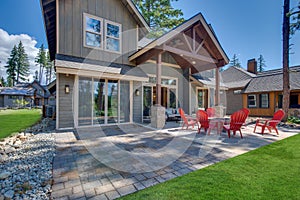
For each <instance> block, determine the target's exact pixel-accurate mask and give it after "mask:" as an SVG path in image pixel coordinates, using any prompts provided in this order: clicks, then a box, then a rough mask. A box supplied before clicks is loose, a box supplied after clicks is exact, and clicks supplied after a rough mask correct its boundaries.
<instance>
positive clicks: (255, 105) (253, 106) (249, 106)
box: [247, 94, 257, 108]
mask: <svg viewBox="0 0 300 200" xmlns="http://www.w3.org/2000/svg"><path fill="white" fill-rule="evenodd" d="M250 96H252V97H254V98H253V101H254V105H249V97H250ZM247 103H248V108H256V107H257V103H256V95H255V94H249V95H248V96H247Z"/></svg>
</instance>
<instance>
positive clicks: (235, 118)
mask: <svg viewBox="0 0 300 200" xmlns="http://www.w3.org/2000/svg"><path fill="white" fill-rule="evenodd" d="M246 118H247V115H246V113H245V112H244V111H242V110H239V111H236V112H235V113H233V114H232V115H231V116H230V129H231V130H239V129H240V128H241V126H242V125H243V124H244V122H245V120H246Z"/></svg>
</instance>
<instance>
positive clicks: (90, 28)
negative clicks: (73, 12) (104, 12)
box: [83, 13, 122, 53]
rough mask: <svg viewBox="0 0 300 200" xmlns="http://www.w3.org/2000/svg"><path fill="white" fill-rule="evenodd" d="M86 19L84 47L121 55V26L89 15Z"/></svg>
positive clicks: (84, 16) (84, 15) (85, 16)
mask: <svg viewBox="0 0 300 200" xmlns="http://www.w3.org/2000/svg"><path fill="white" fill-rule="evenodd" d="M83 18H84V22H83V23H84V46H86V47H95V48H99V49H103V50H106V51H110V52H116V53H121V49H122V46H121V44H122V38H121V37H122V26H121V24H118V23H115V22H112V21H109V20H106V19H102V18H100V17H96V16H93V15H90V14H87V13H84V14H83Z"/></svg>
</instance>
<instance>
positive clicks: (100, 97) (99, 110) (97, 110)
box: [94, 80, 105, 125]
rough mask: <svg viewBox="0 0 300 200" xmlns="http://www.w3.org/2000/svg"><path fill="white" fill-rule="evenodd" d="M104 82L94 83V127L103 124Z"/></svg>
mask: <svg viewBox="0 0 300 200" xmlns="http://www.w3.org/2000/svg"><path fill="white" fill-rule="evenodd" d="M104 112H105V80H99V81H94V125H97V124H104V116H105V115H104Z"/></svg>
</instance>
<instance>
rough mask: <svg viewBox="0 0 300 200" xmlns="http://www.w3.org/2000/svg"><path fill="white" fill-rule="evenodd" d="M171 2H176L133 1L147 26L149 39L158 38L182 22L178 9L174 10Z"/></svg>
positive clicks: (157, 0) (161, 0) (165, 0)
mask: <svg viewBox="0 0 300 200" xmlns="http://www.w3.org/2000/svg"><path fill="white" fill-rule="evenodd" d="M172 1H178V0H133V2H134V3H135V5H136V6H137V8H138V9H139V10H140V12H141V13H142V15H143V16H144V18H145V20H146V22H147V23H148V24H149V26H150V28H151V29H152V32H151V34H150V37H158V36H161V35H162V34H164V33H165V32H166V31H168V30H170V29H172V28H174V27H176V26H178V25H179V24H181V23H182V22H184V18H183V17H182V16H183V13H182V11H181V10H180V9H174V8H173V7H172V5H171V2H172Z"/></svg>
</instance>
